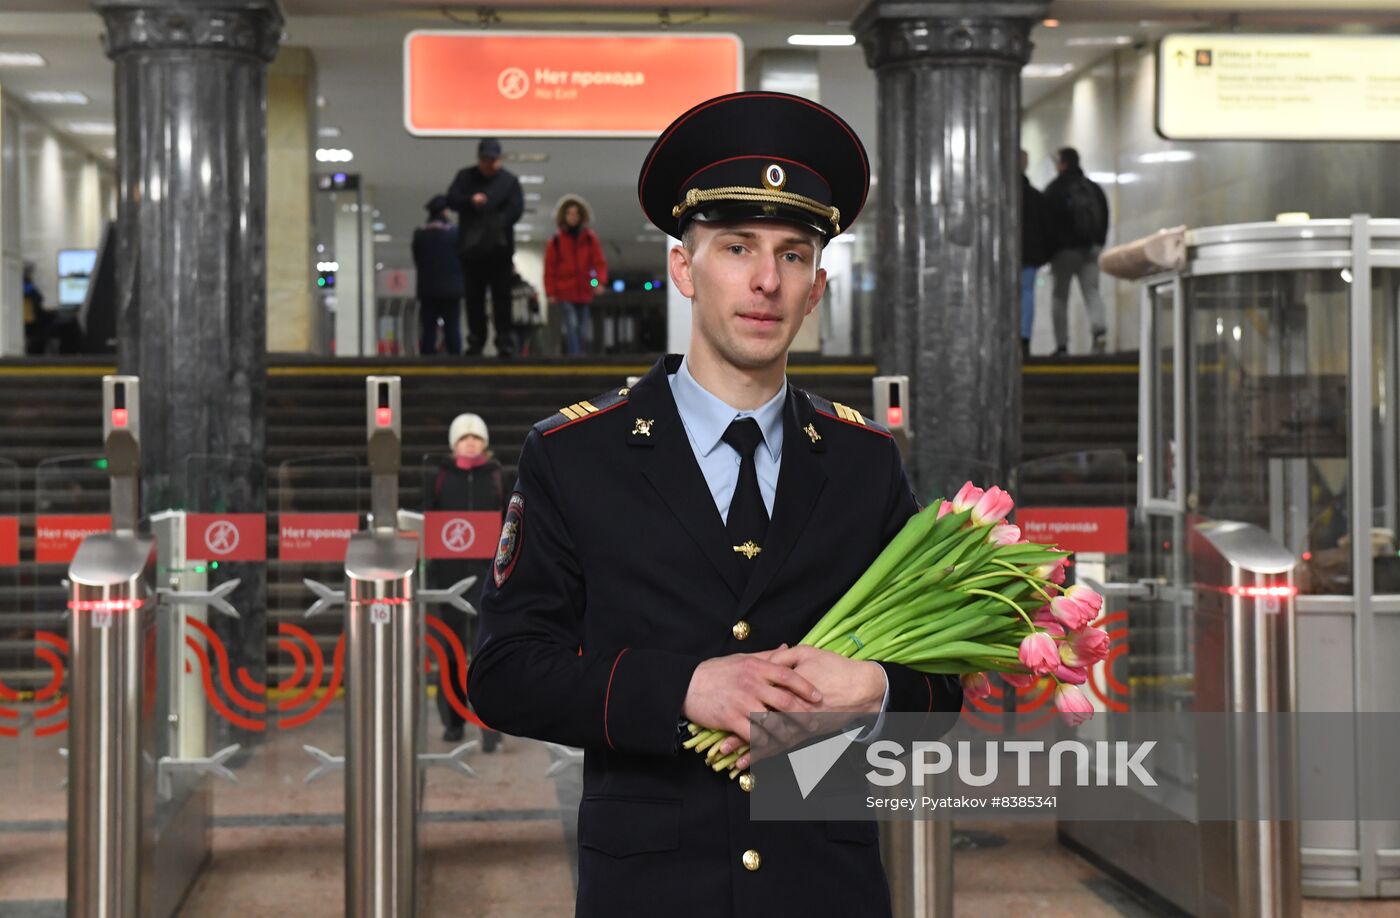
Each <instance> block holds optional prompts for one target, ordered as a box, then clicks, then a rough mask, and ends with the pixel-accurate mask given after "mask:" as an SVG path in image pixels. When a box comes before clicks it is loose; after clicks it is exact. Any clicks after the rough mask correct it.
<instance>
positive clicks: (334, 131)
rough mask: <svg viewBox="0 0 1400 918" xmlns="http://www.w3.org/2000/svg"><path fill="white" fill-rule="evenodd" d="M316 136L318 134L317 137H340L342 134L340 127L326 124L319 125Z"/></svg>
mask: <svg viewBox="0 0 1400 918" xmlns="http://www.w3.org/2000/svg"><path fill="white" fill-rule="evenodd" d="M316 136H317V137H339V136H340V128H338V127H331V126H330V125H326V126H325V127H319V128H317V129H316Z"/></svg>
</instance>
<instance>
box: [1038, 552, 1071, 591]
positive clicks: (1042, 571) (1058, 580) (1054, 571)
mask: <svg viewBox="0 0 1400 918" xmlns="http://www.w3.org/2000/svg"><path fill="white" fill-rule="evenodd" d="M1068 561H1069V559H1068V558H1061V559H1060V560H1058V561H1052V562H1051V563H1049V564H1042V565H1041V566H1040V567H1038V568H1036V569H1035V576H1036V577H1038V578H1040V579H1041V580H1048V581H1050V582H1051V583H1053V584H1057V585H1058V584H1062V583H1064V582H1065V565H1066V563H1067V562H1068Z"/></svg>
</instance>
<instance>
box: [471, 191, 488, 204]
mask: <svg viewBox="0 0 1400 918" xmlns="http://www.w3.org/2000/svg"><path fill="white" fill-rule="evenodd" d="M472 203H473V204H475V205H476V206H477V207H485V206H486V195H485V194H484V193H483V192H480V191H478V192H477V193H476V194H474V195H472Z"/></svg>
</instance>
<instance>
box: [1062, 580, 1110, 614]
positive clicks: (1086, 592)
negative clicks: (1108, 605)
mask: <svg viewBox="0 0 1400 918" xmlns="http://www.w3.org/2000/svg"><path fill="white" fill-rule="evenodd" d="M1065 595H1066V596H1068V597H1069V598H1070V599H1073V600H1074V601H1075V602H1077V603H1080V604H1081V605H1084V606H1088V607H1089V608H1090V609H1093V610H1094V614H1095V615H1098V614H1099V612H1100V611H1101V610H1102V609H1103V597H1102V596H1100V595H1099V594H1098V593H1095V592H1094V591H1093V590H1091V589H1089V588H1088V587H1086V586H1085V585H1084V584H1082V583H1076V584H1075V585H1074V586H1072V587H1070V588H1069V589H1068V590H1065Z"/></svg>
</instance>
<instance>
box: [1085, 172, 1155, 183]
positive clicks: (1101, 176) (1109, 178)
mask: <svg viewBox="0 0 1400 918" xmlns="http://www.w3.org/2000/svg"><path fill="white" fill-rule="evenodd" d="M1088 175H1089V181H1091V182H1098V183H1099V184H1100V185H1131V184H1133V183H1134V182H1140V181H1142V176H1140V175H1138V174H1137V173H1136V172H1090V173H1088Z"/></svg>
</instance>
